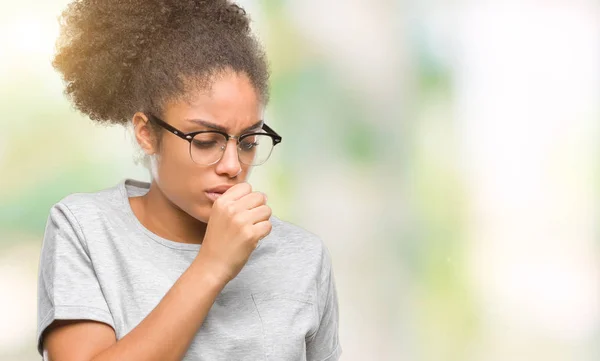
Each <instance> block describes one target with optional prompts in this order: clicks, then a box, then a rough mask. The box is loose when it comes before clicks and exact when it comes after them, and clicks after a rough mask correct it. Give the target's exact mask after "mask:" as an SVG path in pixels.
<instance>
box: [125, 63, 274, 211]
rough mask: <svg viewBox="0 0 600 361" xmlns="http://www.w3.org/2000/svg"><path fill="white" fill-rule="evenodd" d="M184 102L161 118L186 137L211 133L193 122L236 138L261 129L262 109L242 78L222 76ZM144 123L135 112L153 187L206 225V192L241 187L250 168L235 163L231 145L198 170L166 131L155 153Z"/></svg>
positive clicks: (173, 104)
mask: <svg viewBox="0 0 600 361" xmlns="http://www.w3.org/2000/svg"><path fill="white" fill-rule="evenodd" d="M186 98H187V100H178V101H173V102H170V103H168V104H167V105H166V106H165V108H164V109H163V117H162V119H163V120H164V121H165V122H167V123H169V124H170V125H172V126H173V127H175V128H177V129H179V130H181V131H183V132H185V133H189V132H194V131H200V130H214V129H211V128H209V127H206V126H204V125H202V124H199V122H197V121H194V120H202V121H205V122H209V123H212V124H215V125H218V126H220V127H223V128H224V129H225V132H226V133H228V134H230V135H236V136H239V135H241V134H242V131H244V130H245V131H244V132H245V133H246V132H248V131H247V130H246V129H248V128H249V127H251V126H252V125H255V124H259V126H258V127H257V128H254V129H253V130H259V129H260V125H262V124H261V123H260V121H261V120H262V113H263V106H262V104H261V102H260V100H259V97H258V94H257V92H256V90H255V88H254V86H253V85H252V84H251V82H250V80H249V78H248V77H247V76H246V75H245V74H243V73H235V72H226V73H223V74H221V75H220V76H218V77H216V78H215V79H214V81H213V83H212V85H211V86H210V89H208V90H198V91H195V92H192V93H191V94H187V97H186ZM136 118H139V119H138V120H136ZM144 119H147V118H145V115H143V113H136V116H134V126H135V132H136V138H137V140H138V142H139V143H140V145H141V146H142V148H143V150H144V151H145V152H146V154H149V155H150V156H151V159H152V161H151V172H152V176H153V182H154V183H155V184H156V186H157V187H158V189H159V190H160V192H161V193H162V194H163V195H164V196H165V197H166V198H167V199H168V200H169V201H170V202H171V203H172V204H174V205H175V206H176V207H178V208H179V209H181V210H182V211H184V212H185V213H187V214H189V215H191V216H192V217H194V218H196V219H198V220H200V221H202V222H208V219H209V218H210V211H211V209H212V204H213V200H212V199H210V198H209V197H208V196H207V194H206V190H208V189H211V188H214V187H217V186H221V185H234V184H237V183H240V182H244V181H245V180H246V177H247V176H248V175H249V171H250V166H248V165H245V164H242V163H240V162H239V159H238V153H237V151H238V149H237V146H236V141H235V140H234V139H230V140H229V142H228V144H227V148H226V149H225V152H224V154H223V157H222V158H221V160H220V161H219V162H217V163H215V164H213V165H208V166H206V165H199V164H196V163H194V161H192V159H191V157H190V153H189V147H190V144H189V143H188V142H187V141H185V140H184V139H181V138H179V137H177V136H176V135H174V134H171V133H169V132H167V131H164V130H162V131H161V134H160V135H159V136H161V143H160V149H157V148H156V147H155V144H154V142H153V141H152V133H151V131H150V128H149V127H148V124H147V123H146V122H145V121H144ZM240 170H241V172H240ZM238 173H239V174H238ZM236 174H237V176H236Z"/></svg>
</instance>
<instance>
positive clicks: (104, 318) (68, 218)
mask: <svg viewBox="0 0 600 361" xmlns="http://www.w3.org/2000/svg"><path fill="white" fill-rule="evenodd" d="M148 187H149V184H148V183H143V182H138V181H133V180H126V181H124V182H122V183H120V184H119V185H117V186H115V187H113V188H110V189H107V190H104V191H100V192H97V193H86V194H73V195H70V196H68V197H66V198H64V199H63V200H61V201H60V202H58V203H57V204H56V205H54V206H53V207H52V209H51V211H50V216H49V219H48V223H47V226H46V232H45V235H44V241H43V245H42V251H41V256H40V268H39V278H38V332H37V335H38V350H39V351H40V353H41V352H42V345H41V335H42V332H43V331H44V329H46V328H47V327H48V326H49V325H50V324H51V323H52V321H54V320H69V319H85V320H95V321H99V322H103V323H106V324H108V325H110V326H111V327H112V328H113V329H114V330H115V333H116V336H117V339H121V338H122V337H123V336H125V335H126V334H127V333H128V332H130V331H131V330H132V329H133V328H134V327H135V326H136V325H138V324H139V323H140V322H141V321H142V320H143V319H144V318H145V317H146V316H147V315H148V314H149V313H150V312H151V311H152V310H153V309H154V307H155V306H156V305H157V304H158V303H159V302H160V300H161V299H162V297H163V296H164V295H165V294H166V293H167V291H168V290H169V289H170V288H171V287H172V286H173V284H174V283H175V281H176V280H177V279H178V278H179V276H180V275H181V274H182V273H183V272H184V271H185V270H186V269H187V268H188V267H189V265H190V263H191V262H192V261H193V260H194V258H195V257H196V255H197V253H198V251H199V250H200V247H201V246H200V245H196V244H184V243H179V242H173V241H169V240H167V239H164V238H161V237H159V236H157V235H156V234H154V233H152V232H150V231H149V230H148V229H146V228H145V227H144V226H143V225H142V224H141V223H140V222H139V221H138V219H137V218H136V217H135V215H134V214H133V212H132V210H131V207H130V205H129V201H128V197H133V196H139V195H142V194H144V193H146V192H147V191H148ZM271 223H272V225H273V228H272V231H271V233H270V234H269V235H268V236H267V237H265V238H264V239H263V240H261V241H260V243H259V246H258V247H257V248H256V250H255V251H254V252H253V253H252V255H251V256H250V259H249V260H248V263H247V264H246V266H245V267H244V268H243V269H242V271H241V272H240V273H239V275H238V276H237V277H236V278H234V279H233V280H232V281H231V282H229V283H228V284H227V285H226V286H225V288H224V289H223V291H222V292H221V294H220V295H219V296H218V297H217V299H216V301H215V303H214V304H213V305H212V308H211V309H210V311H209V313H208V315H207V317H206V319H205V320H204V323H203V324H202V326H201V328H200V329H199V331H198V332H197V334H196V336H195V338H194V340H193V341H192V344H191V346H190V348H189V349H188V352H187V353H186V355H185V357H184V360H186V361H191V360H207V361H215V360H227V361H231V360H252V361H255V360H276V361H284V360H290V361H296V360H298V361H300V360H307V361H313V360H314V361H325V360H327V361H335V360H338V359H339V356H340V354H341V347H340V345H339V341H338V301H337V294H336V287H335V281H334V277H333V273H332V268H331V259H330V256H329V253H328V251H327V249H326V248H325V246H324V244H323V242H322V241H321V240H320V238H319V237H318V236H316V235H314V234H312V233H310V232H308V231H306V230H304V229H302V228H300V227H298V226H295V225H293V224H291V223H288V222H285V221H282V220H280V219H278V218H276V217H274V216H272V217H271Z"/></svg>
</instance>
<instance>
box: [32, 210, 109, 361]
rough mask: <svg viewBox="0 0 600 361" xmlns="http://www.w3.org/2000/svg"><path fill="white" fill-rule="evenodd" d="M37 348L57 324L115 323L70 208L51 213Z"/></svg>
mask: <svg viewBox="0 0 600 361" xmlns="http://www.w3.org/2000/svg"><path fill="white" fill-rule="evenodd" d="M37 303H38V314H37V347H38V351H39V352H40V355H41V354H42V352H43V345H42V341H43V340H42V335H43V332H44V330H45V329H46V328H47V327H48V326H49V325H50V324H51V323H52V322H53V321H55V320H80V319H81V320H92V321H98V322H103V323H106V324H108V325H110V326H111V327H112V328H113V329H114V328H115V326H114V321H113V318H112V315H111V313H110V311H109V308H108V305H107V303H106V300H105V298H104V296H103V294H102V289H101V288H100V284H99V282H98V279H97V277H96V273H95V271H94V267H93V264H92V261H91V258H90V255H89V250H88V248H87V244H86V240H85V237H84V234H83V231H82V229H81V227H80V226H79V223H78V221H77V219H76V218H75V216H74V215H73V213H72V212H71V211H70V210H69V208H68V207H67V206H66V205H64V204H61V203H58V204H57V205H55V206H54V207H52V209H51V210H50V216H49V217H48V221H47V224H46V230H45V233H44V239H43V242H42V250H41V254H40V262H39V271H38V299H37Z"/></svg>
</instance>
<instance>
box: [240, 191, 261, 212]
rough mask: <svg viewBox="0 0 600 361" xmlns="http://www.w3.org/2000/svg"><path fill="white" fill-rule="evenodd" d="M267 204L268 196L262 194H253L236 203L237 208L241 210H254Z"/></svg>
mask: <svg viewBox="0 0 600 361" xmlns="http://www.w3.org/2000/svg"><path fill="white" fill-rule="evenodd" d="M266 203H267V196H266V195H265V194H264V193H261V192H252V193H250V194H246V195H245V196H242V197H241V198H240V199H238V200H237V201H236V205H235V206H236V208H237V209H240V210H248V209H253V208H256V207H259V206H262V205H263V204H266Z"/></svg>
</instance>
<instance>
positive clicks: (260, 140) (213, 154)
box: [148, 114, 281, 166]
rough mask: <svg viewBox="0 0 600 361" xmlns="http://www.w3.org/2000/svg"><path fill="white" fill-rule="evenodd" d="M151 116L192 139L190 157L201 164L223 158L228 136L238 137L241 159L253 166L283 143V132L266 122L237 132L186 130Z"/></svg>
mask: <svg viewBox="0 0 600 361" xmlns="http://www.w3.org/2000/svg"><path fill="white" fill-rule="evenodd" d="M148 119H149V120H150V121H151V122H153V123H155V124H157V125H159V126H160V127H161V128H163V129H165V130H167V131H169V132H170V133H173V134H175V135H176V136H178V137H179V138H181V139H185V140H187V141H188V142H189V143H190V157H191V158H192V161H194V163H196V164H199V165H212V164H215V163H217V162H218V161H220V160H221V158H222V157H223V154H224V153H225V148H227V143H228V142H229V139H235V140H236V143H237V150H238V159H239V161H240V163H242V164H245V165H250V166H256V165H261V164H264V163H265V162H266V161H267V159H269V157H270V156H271V153H272V152H273V148H274V147H275V146H276V145H277V144H279V143H281V136H279V134H277V133H276V132H275V131H274V130H273V129H271V127H269V126H268V125H266V124H264V123H263V125H262V131H259V132H253V133H246V134H242V135H240V136H234V135H229V134H227V133H225V132H222V131H219V130H202V131H199V132H191V133H184V132H182V131H180V130H178V129H177V128H175V127H173V126H172V125H170V124H168V123H167V122H165V121H164V120H162V119H160V118H158V117H156V116H154V115H152V114H148Z"/></svg>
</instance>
